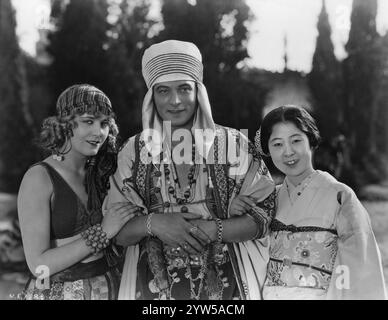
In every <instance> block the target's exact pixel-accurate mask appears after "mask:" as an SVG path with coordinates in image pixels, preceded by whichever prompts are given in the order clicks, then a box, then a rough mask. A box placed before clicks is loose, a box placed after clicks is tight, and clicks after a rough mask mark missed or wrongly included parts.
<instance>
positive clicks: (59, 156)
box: [53, 140, 72, 162]
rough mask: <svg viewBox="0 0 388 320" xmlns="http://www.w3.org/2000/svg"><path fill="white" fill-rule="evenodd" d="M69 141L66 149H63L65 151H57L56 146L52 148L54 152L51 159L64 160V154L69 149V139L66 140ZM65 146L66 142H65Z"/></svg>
mask: <svg viewBox="0 0 388 320" xmlns="http://www.w3.org/2000/svg"><path fill="white" fill-rule="evenodd" d="M66 141H67V140H66ZM68 141H69V142H70V147H69V149H68V150H65V151H63V152H62V151H59V150H58V149H57V148H55V149H54V154H53V159H54V160H56V161H59V162H61V161H63V160H65V155H66V154H68V153H69V152H70V150H71V147H72V146H71V140H68ZM66 146H67V144H66Z"/></svg>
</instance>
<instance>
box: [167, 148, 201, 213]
mask: <svg viewBox="0 0 388 320" xmlns="http://www.w3.org/2000/svg"><path fill="white" fill-rule="evenodd" d="M191 159H192V160H191V166H190V169H189V172H188V174H187V179H188V184H187V186H186V187H185V188H183V189H182V186H181V183H180V181H179V177H178V172H177V169H176V166H175V162H174V161H173V159H172V157H171V161H170V163H171V170H170V168H169V165H168V164H164V174H165V178H166V184H167V188H166V189H167V195H168V198H169V199H171V198H170V197H173V198H174V199H175V202H176V203H177V204H178V205H184V204H187V203H190V202H192V201H193V200H194V198H195V187H196V182H197V178H198V174H199V165H198V164H195V162H194V161H195V144H193V145H192V157H191ZM170 202H171V201H170ZM181 212H188V208H187V207H186V206H182V207H181Z"/></svg>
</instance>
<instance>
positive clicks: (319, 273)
mask: <svg viewBox="0 0 388 320" xmlns="http://www.w3.org/2000/svg"><path fill="white" fill-rule="evenodd" d="M318 234H319V235H318ZM337 239H338V237H337V236H336V235H334V234H332V233H330V232H328V231H315V232H294V233H293V232H290V231H274V232H272V233H271V240H270V242H271V247H270V257H271V260H270V262H269V264H268V272H267V285H269V286H299V287H313V288H321V289H327V288H328V287H329V284H330V279H331V272H332V270H333V268H334V262H335V257H336V254H337ZM317 240H318V241H317ZM309 266H312V267H309Z"/></svg>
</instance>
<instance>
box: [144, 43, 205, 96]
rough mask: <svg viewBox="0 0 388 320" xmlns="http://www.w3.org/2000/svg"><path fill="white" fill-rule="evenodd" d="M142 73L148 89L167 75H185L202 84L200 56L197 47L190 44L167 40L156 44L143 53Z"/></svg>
mask: <svg viewBox="0 0 388 320" xmlns="http://www.w3.org/2000/svg"><path fill="white" fill-rule="evenodd" d="M142 73H143V77H144V80H145V82H146V84H147V87H148V89H150V88H152V86H153V85H154V84H155V83H156V82H157V80H158V79H162V78H163V76H168V75H187V76H189V77H190V78H191V79H193V80H195V81H197V82H202V78H203V66H202V55H201V53H200V51H199V49H198V47H197V46H196V45H195V44H194V43H191V42H186V41H178V40H167V41H163V42H160V43H156V44H153V45H152V46H151V47H149V48H148V49H146V50H145V51H144V55H143V59H142ZM178 78H179V76H178V77H177V79H178ZM161 81H164V80H161ZM166 81H169V80H166Z"/></svg>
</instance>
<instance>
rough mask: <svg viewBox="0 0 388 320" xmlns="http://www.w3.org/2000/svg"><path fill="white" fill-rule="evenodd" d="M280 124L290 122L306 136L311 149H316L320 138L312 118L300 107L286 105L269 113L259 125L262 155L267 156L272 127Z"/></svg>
mask: <svg viewBox="0 0 388 320" xmlns="http://www.w3.org/2000/svg"><path fill="white" fill-rule="evenodd" d="M280 122H292V123H293V124H294V125H295V126H296V127H297V128H298V129H299V130H300V131H302V132H304V133H305V134H306V135H307V138H308V139H309V143H310V147H311V148H313V149H315V148H316V147H318V145H319V142H320V140H321V136H320V134H319V130H318V128H317V124H316V123H315V120H314V118H313V117H312V116H311V115H310V114H309V113H308V112H307V111H306V109H304V108H302V107H298V106H294V105H286V106H281V107H278V108H276V109H274V110H272V111H271V112H269V113H268V114H267V115H266V116H265V117H264V119H263V122H262V123H261V129H260V144H261V148H262V151H263V153H264V154H266V155H269V149H268V141H269V137H270V136H271V134H272V128H273V126H274V125H275V124H277V123H280Z"/></svg>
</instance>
